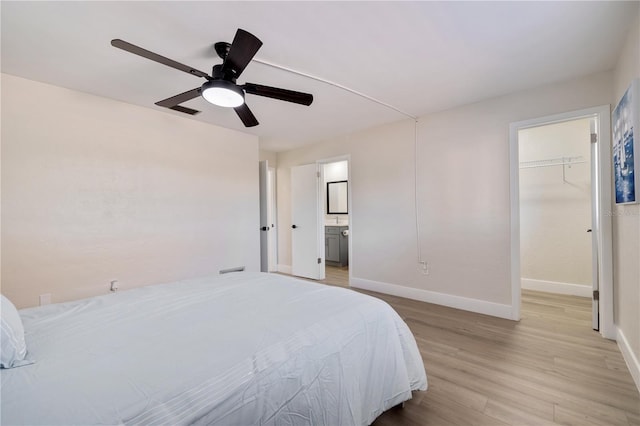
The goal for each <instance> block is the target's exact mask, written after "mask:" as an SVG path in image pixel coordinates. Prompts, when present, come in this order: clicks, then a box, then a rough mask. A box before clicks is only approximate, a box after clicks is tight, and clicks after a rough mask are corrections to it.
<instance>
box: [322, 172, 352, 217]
mask: <svg viewBox="0 0 640 426" xmlns="http://www.w3.org/2000/svg"><path fill="white" fill-rule="evenodd" d="M347 191H348V189H347V181H346V180H340V181H336V182H327V214H348V213H349V211H348V207H347Z"/></svg>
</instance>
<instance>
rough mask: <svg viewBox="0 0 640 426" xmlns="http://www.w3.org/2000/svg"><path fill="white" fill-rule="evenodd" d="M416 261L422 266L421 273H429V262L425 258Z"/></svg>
mask: <svg viewBox="0 0 640 426" xmlns="http://www.w3.org/2000/svg"><path fill="white" fill-rule="evenodd" d="M418 263H419V264H420V265H421V266H422V267H421V272H422V275H429V262H427V261H426V260H421V261H420V262H418Z"/></svg>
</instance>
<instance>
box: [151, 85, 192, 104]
mask: <svg viewBox="0 0 640 426" xmlns="http://www.w3.org/2000/svg"><path fill="white" fill-rule="evenodd" d="M201 92H202V88H200V87H196V88H195V89H191V90H188V91H186V92H184V93H180V94H179V95H175V96H172V97H170V98H167V99H163V100H161V101H158V102H156V105H158V106H161V107H165V108H171V107H174V106H176V105H179V104H181V103H183V102H187V101H190V100H191V99H194V98H197V97H198V96H200V93H201Z"/></svg>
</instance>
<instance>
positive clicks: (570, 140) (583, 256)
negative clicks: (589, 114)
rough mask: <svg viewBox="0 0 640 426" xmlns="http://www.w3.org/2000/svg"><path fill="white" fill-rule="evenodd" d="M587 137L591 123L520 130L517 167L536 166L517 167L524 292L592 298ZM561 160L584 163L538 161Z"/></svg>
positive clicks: (572, 123)
mask: <svg viewBox="0 0 640 426" xmlns="http://www.w3.org/2000/svg"><path fill="white" fill-rule="evenodd" d="M590 133H591V131H590V119H581V120H573V121H568V122H563V123H556V124H550V125H546V126H540V127H533V128H529V129H523V130H520V131H519V132H518V141H519V159H520V164H521V165H525V166H531V165H535V166H536V167H524V168H523V167H521V168H520V173H519V175H520V179H519V181H520V247H521V251H520V256H521V263H520V267H521V276H522V279H523V282H522V285H523V288H534V289H538V290H544V291H551V292H554V291H555V292H563V293H566V292H569V293H570V290H575V293H579V291H580V290H582V293H581V294H578V295H590V289H591V285H592V282H591V280H592V271H591V264H592V259H591V244H592V242H591V238H592V237H591V235H592V234H591V233H587V232H586V231H587V229H589V228H591V158H590V157H591V152H590V150H591V143H590V139H591V138H590ZM565 157H581V158H582V160H581V161H582V162H581V163H576V164H574V165H572V166H562V165H549V163H541V162H540V161H541V160H550V159H552V160H557V161H560V162H561V161H562V159H563V158H565ZM574 162H575V161H574ZM545 164H546V166H544V165H545ZM540 166H543V167H540ZM563 169H564V174H563ZM576 285H577V286H582V287H584V288H582V289H576V288H575V287H573V286H576ZM575 293H574V294H575ZM570 294H571V293H570Z"/></svg>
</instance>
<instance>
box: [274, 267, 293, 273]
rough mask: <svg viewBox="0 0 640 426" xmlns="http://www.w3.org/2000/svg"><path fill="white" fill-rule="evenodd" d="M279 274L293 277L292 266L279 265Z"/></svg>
mask: <svg viewBox="0 0 640 426" xmlns="http://www.w3.org/2000/svg"><path fill="white" fill-rule="evenodd" d="M276 268H277V269H278V272H282V273H283V274H289V275H291V265H278V266H276Z"/></svg>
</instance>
